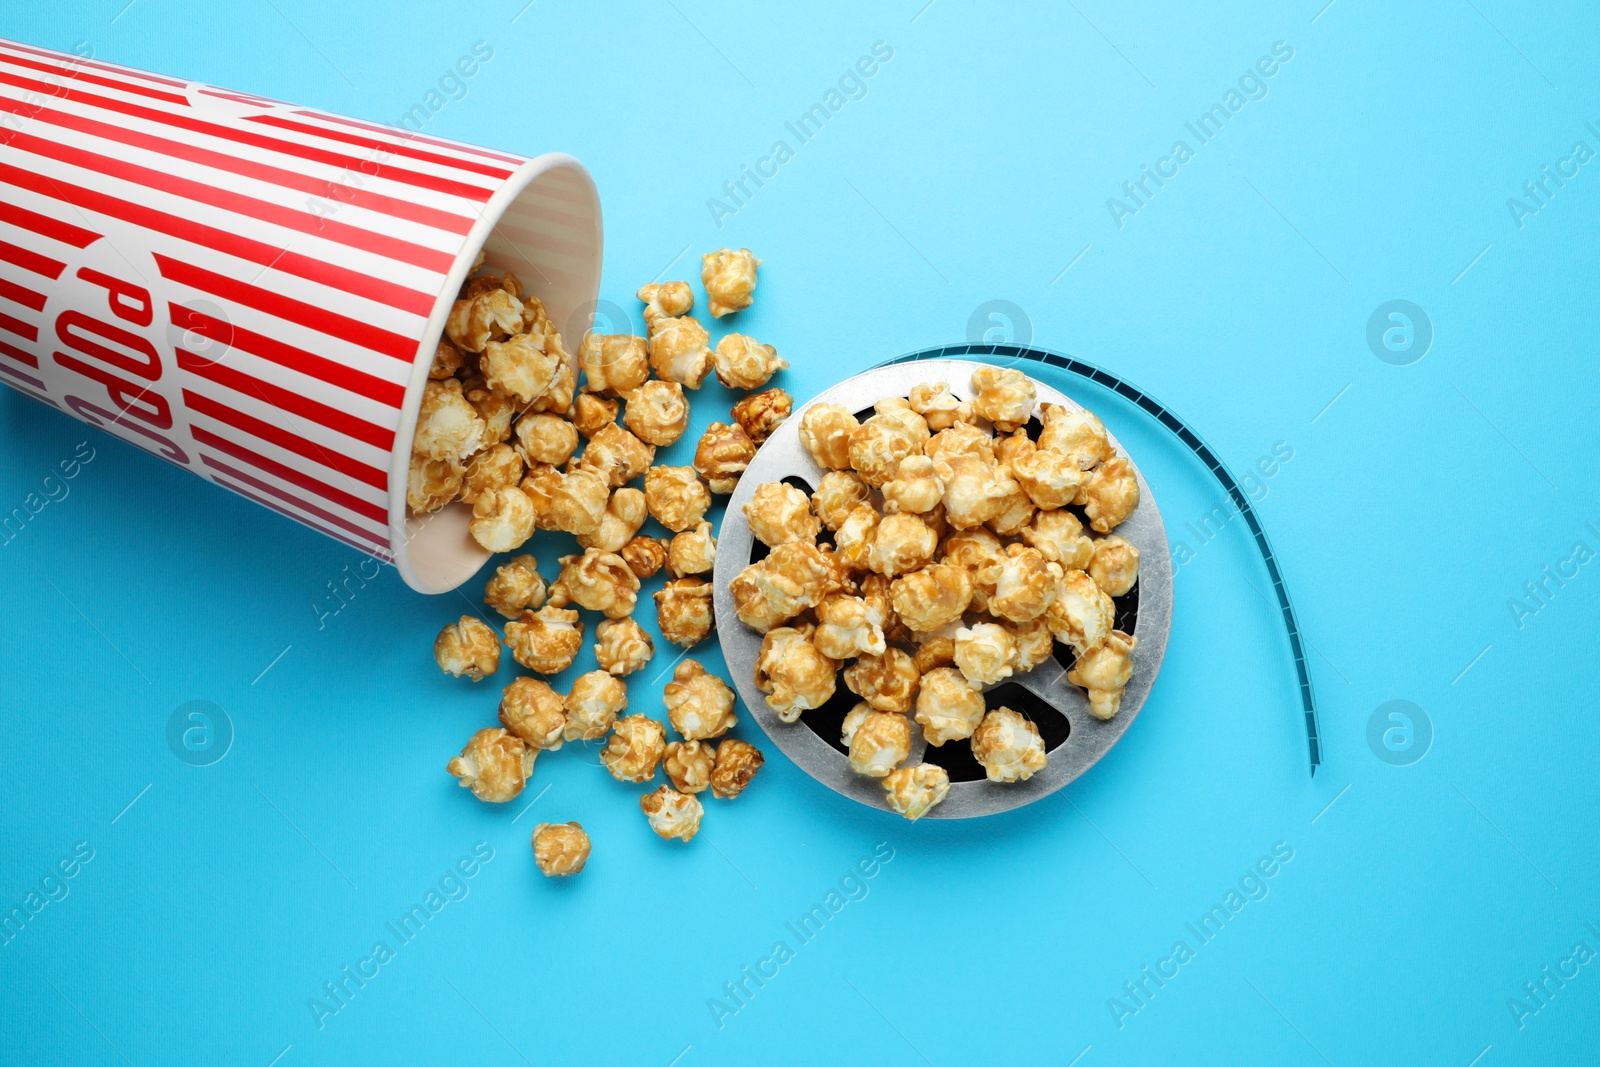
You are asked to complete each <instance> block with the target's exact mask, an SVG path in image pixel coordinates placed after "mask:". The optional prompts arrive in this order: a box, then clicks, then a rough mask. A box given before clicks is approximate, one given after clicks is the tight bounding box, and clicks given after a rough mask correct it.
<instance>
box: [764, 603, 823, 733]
mask: <svg viewBox="0 0 1600 1067" xmlns="http://www.w3.org/2000/svg"><path fill="white" fill-rule="evenodd" d="M811 633H812V628H811V627H810V626H800V627H793V626H781V627H778V628H777V629H774V630H772V631H770V632H769V633H768V634H767V635H766V636H765V637H764V638H762V641H761V653H760V655H758V656H757V657H756V669H755V682H756V688H757V689H760V690H761V691H762V692H763V693H765V694H767V706H768V707H770V708H771V709H772V710H773V711H774V712H775V713H776V714H777V716H778V718H780V719H782V720H783V721H784V722H794V721H796V720H797V719H799V718H800V713H801V712H802V711H806V710H808V709H810V708H820V707H821V706H822V705H824V704H826V703H827V702H828V700H829V698H831V697H832V696H833V693H834V683H835V679H836V675H837V673H838V670H839V664H838V663H837V662H835V661H834V660H831V659H829V658H828V657H826V656H824V655H823V654H822V653H821V652H819V651H818V650H817V647H816V645H814V644H812V643H811Z"/></svg>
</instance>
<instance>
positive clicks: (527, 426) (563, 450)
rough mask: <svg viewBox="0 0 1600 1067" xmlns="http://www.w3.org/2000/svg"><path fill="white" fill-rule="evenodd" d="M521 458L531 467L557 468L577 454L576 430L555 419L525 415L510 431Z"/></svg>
mask: <svg viewBox="0 0 1600 1067" xmlns="http://www.w3.org/2000/svg"><path fill="white" fill-rule="evenodd" d="M514 429H515V431H516V435H517V444H518V446H519V448H520V450H521V452H522V455H523V456H524V457H525V458H526V459H527V461H528V462H529V463H530V464H531V463H548V464H550V465H551V466H555V467H559V466H560V465H561V464H563V463H565V462H566V461H567V460H569V459H571V458H572V454H573V453H574V452H576V451H577V450H578V428H577V427H576V426H574V425H572V423H570V422H568V421H567V420H566V419H563V418H562V417H561V416H559V415H545V414H540V415H534V414H527V415H524V416H522V418H520V419H518V420H517V423H516V426H515V427H514Z"/></svg>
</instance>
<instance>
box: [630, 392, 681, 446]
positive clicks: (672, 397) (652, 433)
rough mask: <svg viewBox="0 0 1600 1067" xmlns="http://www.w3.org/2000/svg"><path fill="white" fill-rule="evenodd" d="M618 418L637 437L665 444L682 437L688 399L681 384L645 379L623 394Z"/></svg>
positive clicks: (650, 442)
mask: <svg viewBox="0 0 1600 1067" xmlns="http://www.w3.org/2000/svg"><path fill="white" fill-rule="evenodd" d="M626 400H627V401H628V407H627V410H626V411H624V412H623V413H622V421H623V423H625V424H626V425H627V427H628V429H630V430H632V431H633V433H634V434H635V435H636V436H637V437H638V438H639V439H640V440H641V441H645V442H648V443H649V444H652V445H658V446H661V447H663V448H664V447H666V446H667V445H670V444H673V443H674V442H676V441H677V440H678V438H680V437H682V436H683V431H684V430H685V429H686V428H688V425H689V401H688V400H687V399H685V397H684V395H683V386H682V385H679V384H678V383H677V382H674V381H654V380H652V381H648V382H645V383H644V384H643V385H641V386H639V388H637V389H635V390H633V391H632V392H631V393H629V394H628V395H627V397H626Z"/></svg>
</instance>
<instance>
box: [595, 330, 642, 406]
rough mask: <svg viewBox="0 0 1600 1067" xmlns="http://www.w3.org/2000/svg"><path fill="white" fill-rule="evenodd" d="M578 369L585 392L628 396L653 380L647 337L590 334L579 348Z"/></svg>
mask: <svg viewBox="0 0 1600 1067" xmlns="http://www.w3.org/2000/svg"><path fill="white" fill-rule="evenodd" d="M578 365H579V366H580V367H581V368H582V369H583V391H584V392H586V393H601V394H604V395H605V396H615V397H620V396H626V395H627V394H628V393H631V392H632V391H633V390H635V389H637V388H639V386H641V385H643V384H644V383H645V382H646V381H647V380H648V379H649V377H650V359H649V348H648V345H647V343H646V341H645V339H644V338H643V337H632V336H629V335H628V334H625V333H615V334H598V333H590V334H587V335H585V336H584V338H583V343H582V344H581V345H579V346H578Z"/></svg>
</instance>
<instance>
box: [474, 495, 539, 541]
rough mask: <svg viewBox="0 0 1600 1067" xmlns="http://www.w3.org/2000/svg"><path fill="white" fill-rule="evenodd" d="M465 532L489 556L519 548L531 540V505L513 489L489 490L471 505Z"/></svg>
mask: <svg viewBox="0 0 1600 1067" xmlns="http://www.w3.org/2000/svg"><path fill="white" fill-rule="evenodd" d="M467 531H468V532H469V533H470V534H471V535H472V539H473V540H474V541H476V542H478V544H480V545H482V546H483V548H484V549H486V550H487V551H489V552H510V551H512V550H514V549H518V548H521V547H522V546H523V544H524V543H526V542H527V540H528V538H530V537H532V536H533V501H531V500H529V499H528V496H527V494H526V493H524V492H523V491H522V490H521V489H518V488H517V487H516V486H511V487H509V488H504V489H492V490H490V491H489V492H486V493H484V494H483V495H482V496H480V497H479V498H478V502H477V503H475V504H473V505H472V521H471V522H470V523H468V525H467Z"/></svg>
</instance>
